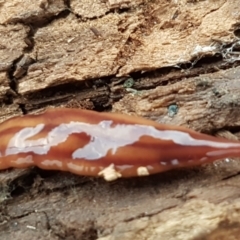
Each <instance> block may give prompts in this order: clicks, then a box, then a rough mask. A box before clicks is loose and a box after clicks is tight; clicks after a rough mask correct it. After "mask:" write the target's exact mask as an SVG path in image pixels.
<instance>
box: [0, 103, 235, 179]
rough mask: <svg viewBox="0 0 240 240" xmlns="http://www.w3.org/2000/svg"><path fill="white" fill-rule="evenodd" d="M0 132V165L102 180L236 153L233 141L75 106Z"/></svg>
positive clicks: (12, 122) (15, 121)
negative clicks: (72, 174)
mask: <svg viewBox="0 0 240 240" xmlns="http://www.w3.org/2000/svg"><path fill="white" fill-rule="evenodd" d="M0 136H1V142H0V169H7V168H10V167H15V168H26V167H30V166H37V167H40V168H42V169H51V170H61V171H69V172H72V173H75V174H79V175H84V176H103V177H104V178H105V179H106V180H107V181H111V180H115V179H117V178H120V177H133V176H146V175H149V174H155V173H159V172H163V171H167V170H171V169H174V168H177V167H188V166H194V165H200V164H203V163H209V162H213V161H214V160H217V159H222V158H225V157H240V143H239V142H238V141H232V140H226V139H221V138H216V137H213V136H209V135H205V134H201V133H198V132H195V131H192V130H190V129H187V128H183V127H177V126H171V125H163V124H159V123H157V122H153V121H149V120H145V119H143V118H139V117H133V116H128V115H121V114H115V113H98V112H94V111H88V110H80V109H65V108H56V109H51V110H47V111H46V112H44V113H41V114H37V115H25V116H22V117H14V118H11V119H9V120H7V121H5V122H3V123H1V124H0Z"/></svg>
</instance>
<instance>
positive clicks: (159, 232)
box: [0, 0, 240, 240]
mask: <svg viewBox="0 0 240 240" xmlns="http://www.w3.org/2000/svg"><path fill="white" fill-rule="evenodd" d="M239 63H240V2H239V0H231V1H227V0H131V1H130V0H82V1H79V0H32V1H30V0H25V1H23V0H8V1H6V0H0V82H1V84H0V103H1V111H0V121H1V122H2V121H4V120H6V119H8V118H10V117H13V116H17V115H23V114H27V113H34V112H39V111H43V110H44V109H46V108H49V107H70V108H71V107H75V108H84V109H93V110H96V111H112V112H120V113H124V114H130V115H138V116H142V117H144V118H147V119H152V120H155V121H158V122H161V123H166V124H173V125H182V126H186V127H189V128H191V129H194V130H197V131H200V132H205V133H209V134H214V135H220V136H222V137H225V138H236V139H238V138H239V137H240V111H239V109H240V108H239V107H240V64H239ZM239 172H240V163H239V159H231V158H229V159H223V160H219V161H216V162H215V163H213V164H208V165H205V166H202V167H199V168H191V169H188V168H186V169H180V170H175V171H169V172H166V173H161V174H157V175H154V176H148V177H141V178H132V179H119V180H117V181H115V182H112V183H109V182H105V181H104V180H102V179H98V178H88V177H84V176H76V175H73V174H70V173H62V172H55V171H45V170H41V169H38V168H32V169H8V170H4V171H1V172H0V235H1V237H0V238H1V239H16V240H18V239H25V240H27V239H31V240H32V239H38V240H40V239H50V240H51V239H54V240H55V239H69V240H70V239H80V240H95V239H96V240H120V239H124V240H132V239H134V240H156V239H167V240H182V239H184V240H201V239H207V240H214V239H240V237H239V236H240V175H239Z"/></svg>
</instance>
